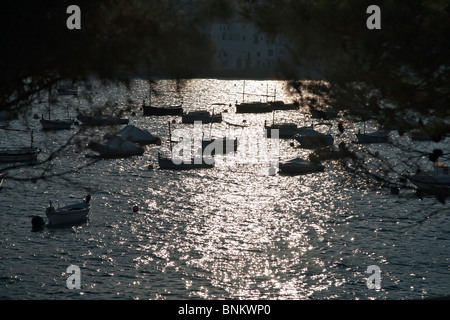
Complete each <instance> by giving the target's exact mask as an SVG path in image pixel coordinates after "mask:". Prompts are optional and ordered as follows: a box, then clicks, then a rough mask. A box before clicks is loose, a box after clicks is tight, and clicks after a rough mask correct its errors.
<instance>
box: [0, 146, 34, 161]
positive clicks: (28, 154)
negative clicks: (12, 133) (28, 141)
mask: <svg viewBox="0 0 450 320" xmlns="http://www.w3.org/2000/svg"><path fill="white" fill-rule="evenodd" d="M38 153H39V150H38V149H36V148H21V149H3V150H0V162H28V161H36V160H37V154H38Z"/></svg>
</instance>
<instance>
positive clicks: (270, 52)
mask: <svg viewBox="0 0 450 320" xmlns="http://www.w3.org/2000/svg"><path fill="white" fill-rule="evenodd" d="M267 55H268V56H269V57H273V49H269V50H268V51H267Z"/></svg>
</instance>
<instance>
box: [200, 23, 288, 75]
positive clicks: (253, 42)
mask: <svg viewBox="0 0 450 320" xmlns="http://www.w3.org/2000/svg"><path fill="white" fill-rule="evenodd" d="M208 32H209V35H210V36H211V38H212V40H213V41H214V43H215V45H216V49H217V51H216V61H217V69H218V70H219V71H238V72H239V71H248V72H256V73H258V72H270V70H274V69H275V67H276V65H277V63H278V62H279V61H281V60H285V59H287V58H288V50H287V48H286V46H287V45H288V41H287V40H286V39H285V38H283V37H281V36H276V37H275V38H274V39H270V38H269V37H268V36H267V35H265V34H264V33H262V32H260V31H259V30H258V29H257V28H256V27H255V26H253V25H251V24H248V23H242V22H229V23H215V24H212V25H211V26H210V27H209V30H208Z"/></svg>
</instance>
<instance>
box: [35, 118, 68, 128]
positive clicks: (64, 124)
mask: <svg viewBox="0 0 450 320" xmlns="http://www.w3.org/2000/svg"><path fill="white" fill-rule="evenodd" d="M40 122H41V124H42V130H69V129H70V128H71V127H72V124H73V122H72V121H57V120H45V119H41V121H40Z"/></svg>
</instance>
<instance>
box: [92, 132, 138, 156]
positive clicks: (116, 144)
mask: <svg viewBox="0 0 450 320" xmlns="http://www.w3.org/2000/svg"><path fill="white" fill-rule="evenodd" d="M106 137H107V139H108V141H107V142H106V143H105V144H101V143H97V142H90V143H89V145H88V147H89V148H90V149H91V150H93V151H96V152H98V154H99V155H100V157H101V158H126V157H132V156H141V155H142V154H143V153H144V151H145V150H144V148H142V147H139V146H138V145H136V144H134V143H133V142H130V141H128V140H125V139H124V138H122V137H120V136H109V135H107V136H106Z"/></svg>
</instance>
